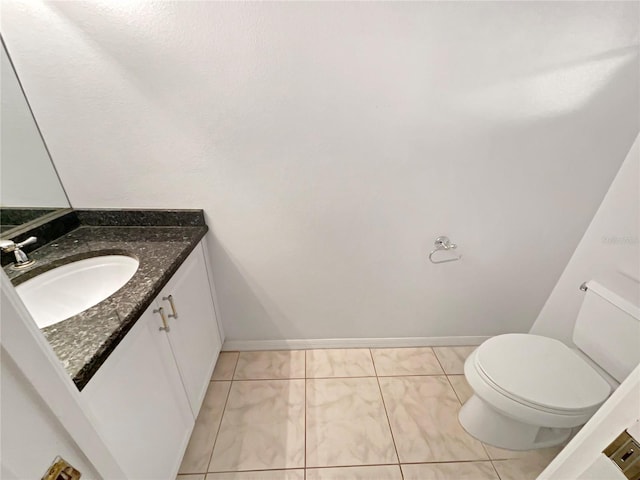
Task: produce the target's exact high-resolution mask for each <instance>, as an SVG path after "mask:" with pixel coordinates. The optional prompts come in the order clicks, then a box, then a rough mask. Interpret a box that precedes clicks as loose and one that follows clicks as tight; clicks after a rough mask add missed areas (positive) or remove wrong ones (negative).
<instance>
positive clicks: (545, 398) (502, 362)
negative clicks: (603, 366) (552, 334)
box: [465, 334, 611, 417]
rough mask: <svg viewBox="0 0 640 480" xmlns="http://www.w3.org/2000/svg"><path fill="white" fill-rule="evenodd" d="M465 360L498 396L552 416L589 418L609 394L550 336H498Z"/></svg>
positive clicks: (585, 366) (588, 369) (581, 362)
mask: <svg viewBox="0 0 640 480" xmlns="http://www.w3.org/2000/svg"><path fill="white" fill-rule="evenodd" d="M469 360H470V361H471V362H472V363H473V367H475V368H474V370H475V372H476V373H477V374H478V376H479V377H480V378H482V380H483V381H484V383H486V384H487V385H488V386H490V387H491V388H492V389H494V390H496V391H497V393H500V394H501V395H503V396H506V397H508V398H509V399H511V400H512V401H514V402H517V403H519V404H521V405H522V406H526V407H529V408H531V409H534V410H537V411H540V412H541V413H542V412H547V413H549V414H552V415H553V416H556V415H558V416H565V415H566V416H571V417H575V416H578V417H579V416H583V415H591V414H593V412H594V411H595V410H596V409H597V408H598V407H599V406H600V405H601V404H602V403H603V402H604V401H605V400H606V398H607V397H608V396H609V394H610V392H611V387H610V385H609V384H608V383H607V382H606V381H605V380H604V379H603V378H602V377H601V376H600V375H599V374H598V373H597V372H596V371H595V370H594V369H593V368H592V367H591V366H589V365H588V364H587V363H586V362H585V361H584V360H583V359H581V358H580V357H579V356H578V355H576V354H575V353H574V352H573V351H572V350H571V349H570V348H569V347H567V346H566V345H565V344H563V343H562V342H560V341H558V340H555V339H552V338H547V337H541V336H538V335H531V334H506V335H498V336H496V337H493V338H491V339H489V340H487V341H486V342H485V343H483V344H482V345H480V346H479V347H478V349H477V350H476V351H475V352H474V354H473V355H472V356H471V357H470V358H469ZM465 370H466V369H465ZM527 410H528V409H527Z"/></svg>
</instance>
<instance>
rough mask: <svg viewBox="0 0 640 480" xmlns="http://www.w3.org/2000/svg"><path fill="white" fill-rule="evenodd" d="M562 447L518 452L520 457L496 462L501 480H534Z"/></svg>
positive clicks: (494, 462)
mask: <svg viewBox="0 0 640 480" xmlns="http://www.w3.org/2000/svg"><path fill="white" fill-rule="evenodd" d="M560 450H562V448H561V447H552V448H543V449H541V450H529V451H527V452H517V454H518V456H516V458H512V459H509V460H494V461H493V465H494V466H495V468H496V470H497V471H498V474H499V475H500V478H501V480H534V479H535V478H537V477H538V475H540V473H541V472H542V471H543V470H544V469H545V468H546V467H547V465H549V464H550V463H551V460H553V459H554V458H555V457H556V455H557V454H558V453H560Z"/></svg>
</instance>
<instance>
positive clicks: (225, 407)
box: [205, 355, 240, 476]
mask: <svg viewBox="0 0 640 480" xmlns="http://www.w3.org/2000/svg"><path fill="white" fill-rule="evenodd" d="M239 358H240V355H238V358H236V364H235V365H234V366H233V374H232V375H231V381H230V383H229V391H228V392H227V398H225V400H224V407H222V415H220V423H218V428H217V429H216V439H215V440H214V441H213V448H212V449H211V455H209V462H208V463H207V473H209V467H210V466H211V460H213V452H214V451H215V449H216V443H218V436H219V435H220V429H221V428H222V422H223V420H224V414H225V412H226V411H227V404H228V403H229V397H230V396H231V389H232V388H233V377H234V376H235V373H236V368H238V360H239ZM205 476H206V475H205Z"/></svg>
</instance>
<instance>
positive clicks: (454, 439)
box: [379, 376, 488, 463]
mask: <svg viewBox="0 0 640 480" xmlns="http://www.w3.org/2000/svg"><path fill="white" fill-rule="evenodd" d="M379 381H380V386H381V388H382V395H383V397H384V402H385V405H386V407H387V413H388V414H389V420H390V422H391V430H392V431H393V438H394V439H395V442H396V447H397V448H398V455H399V456H400V462H401V463H420V462H455V461H465V460H487V459H488V457H487V454H486V453H485V451H484V448H483V447H482V444H481V443H480V442H479V441H477V440H476V439H474V438H473V437H471V436H470V435H469V434H468V433H467V432H465V431H464V430H463V428H462V427H461V426H460V423H459V422H458V411H459V410H460V402H459V401H458V398H457V397H456V395H455V393H454V391H453V389H452V388H451V385H449V382H448V381H447V378H446V377H445V376H430V377H382V378H379Z"/></svg>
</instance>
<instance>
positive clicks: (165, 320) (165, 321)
mask: <svg viewBox="0 0 640 480" xmlns="http://www.w3.org/2000/svg"><path fill="white" fill-rule="evenodd" d="M153 313H159V314H160V318H162V325H164V327H160V328H158V330H160V331H162V330H164V331H165V332H167V333H169V331H170V330H169V325H167V317H165V316H164V308H162V307H160V308H158V309H157V310H154V311H153Z"/></svg>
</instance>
